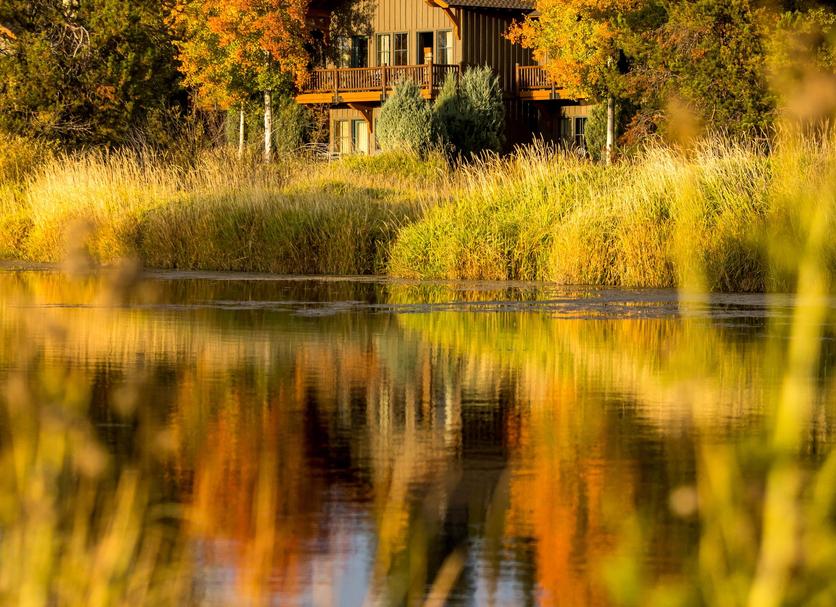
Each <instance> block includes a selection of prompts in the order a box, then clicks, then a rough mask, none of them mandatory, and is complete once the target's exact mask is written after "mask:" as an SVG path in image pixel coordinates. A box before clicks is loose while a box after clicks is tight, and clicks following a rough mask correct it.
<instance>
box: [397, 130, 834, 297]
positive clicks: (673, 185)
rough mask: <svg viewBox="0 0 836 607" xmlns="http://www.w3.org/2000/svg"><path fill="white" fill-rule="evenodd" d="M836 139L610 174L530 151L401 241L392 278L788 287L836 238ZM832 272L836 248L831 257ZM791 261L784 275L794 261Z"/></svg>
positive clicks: (671, 159) (482, 178)
mask: <svg viewBox="0 0 836 607" xmlns="http://www.w3.org/2000/svg"><path fill="white" fill-rule="evenodd" d="M834 177H836V149H834V144H833V142H832V141H825V142H817V143H814V142H812V141H801V140H795V141H788V142H786V143H784V144H781V145H779V146H777V147H776V148H775V149H774V150H772V152H771V154H769V155H766V154H764V153H762V152H760V151H758V150H756V149H754V148H748V147H745V146H739V145H731V144H727V143H724V142H722V141H719V140H714V141H710V142H706V143H704V144H702V145H700V146H698V147H696V148H695V149H692V150H689V151H687V152H685V151H674V150H671V149H666V148H661V147H658V148H652V149H649V150H647V151H646V152H645V153H643V154H641V155H640V156H639V157H637V158H635V159H632V160H630V161H625V162H622V163H620V164H618V165H616V166H613V167H604V166H600V165H594V164H590V163H588V162H586V161H584V160H582V159H578V158H576V157H573V156H570V155H561V154H555V153H553V152H550V151H549V150H546V149H542V148H529V149H527V150H524V151H522V152H521V153H519V154H518V155H517V156H516V157H514V158H512V159H510V160H507V161H500V160H494V161H489V162H484V163H482V164H481V165H478V166H475V167H472V168H471V169H469V170H468V171H467V175H466V177H465V179H464V181H465V185H464V187H463V189H462V191H461V193H460V194H459V195H457V196H455V198H454V200H453V202H451V203H449V204H444V205H439V206H438V207H436V208H434V209H432V210H431V211H429V212H428V213H427V214H426V216H424V217H423V218H422V220H421V221H419V222H417V223H415V224H413V225H411V226H409V227H407V228H406V229H404V231H403V232H402V233H401V235H400V237H399V239H398V241H397V244H396V245H395V247H394V249H393V252H392V259H391V261H390V269H391V271H392V272H393V273H394V274H397V275H400V276H409V277H421V278H472V279H478V278H483V279H539V280H551V281H556V282H561V283H569V284H605V285H620V286H628V287H672V286H677V285H683V284H688V285H691V286H697V287H700V288H705V289H709V290H732V291H737V290H744V291H753V290H763V289H769V288H778V289H784V288H788V287H790V286H792V281H793V280H794V273H795V270H794V269H793V267H794V266H793V262H792V261H790V260H795V259H798V257H799V255H800V253H801V251H802V250H803V248H804V246H805V236H804V235H805V234H807V233H808V232H809V229H810V227H811V226H812V224H814V223H815V224H820V223H821V222H824V224H826V225H828V226H830V228H831V229H832V227H833V214H834V211H836V197H834V188H833V183H834ZM822 253H823V254H825V255H827V256H828V259H829V267H830V268H831V269H833V268H836V264H834V261H836V255H834V250H833V249H832V248H831V250H829V251H822ZM785 262H786V263H785Z"/></svg>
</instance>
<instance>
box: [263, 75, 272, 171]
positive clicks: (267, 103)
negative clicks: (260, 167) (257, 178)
mask: <svg viewBox="0 0 836 607" xmlns="http://www.w3.org/2000/svg"><path fill="white" fill-rule="evenodd" d="M272 157H273V95H272V94H271V93H270V91H265V93H264V162H270V159H271V158H272Z"/></svg>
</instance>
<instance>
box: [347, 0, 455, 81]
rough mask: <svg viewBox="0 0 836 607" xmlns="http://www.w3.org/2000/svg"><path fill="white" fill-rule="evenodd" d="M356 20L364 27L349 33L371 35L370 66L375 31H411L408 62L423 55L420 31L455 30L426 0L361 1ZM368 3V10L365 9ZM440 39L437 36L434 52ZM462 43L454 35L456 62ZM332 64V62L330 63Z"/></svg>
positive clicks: (373, 60) (373, 57) (415, 62)
mask: <svg viewBox="0 0 836 607" xmlns="http://www.w3.org/2000/svg"><path fill="white" fill-rule="evenodd" d="M357 5H358V7H360V9H358V17H357V18H356V21H357V22H358V23H359V24H362V27H360V28H358V29H356V30H354V31H351V32H346V33H347V34H355V35H363V36H368V37H369V67H373V66H375V65H377V50H378V49H377V46H376V45H377V37H376V34H396V33H407V34H409V48H408V50H409V58H408V60H407V64H409V65H420V64H422V63H424V57H423V55H422V54H420V53H419V50H418V33H419V32H438V31H453V30H454V28H453V24H452V22H451V21H450V19H449V18H448V17H447V15H445V14H444V11H442V10H441V9H440V8H437V7H431V6H429V5H428V4H427V3H426V2H424V0H376V1H374V2H367V3H364V2H358V3H357ZM363 7H367V9H368V10H366V8H363ZM436 45H437V41H436V40H435V39H434V43H433V53H435V46H436ZM461 61H462V45H461V42H460V41H459V40H458V39H457V38H456V36H455V35H454V36H453V63H461ZM331 67H333V66H331Z"/></svg>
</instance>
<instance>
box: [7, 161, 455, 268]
mask: <svg viewBox="0 0 836 607" xmlns="http://www.w3.org/2000/svg"><path fill="white" fill-rule="evenodd" d="M0 155H2V154H0ZM393 162H395V163H397V166H398V167H399V170H398V173H397V175H395V176H393V177H391V178H389V177H387V176H389V175H392V172H391V163H393ZM8 174H9V175H11V177H9V176H7V177H6V178H5V179H4V185H3V187H2V188H0V196H2V201H0V214H2V216H0V255H2V256H5V257H13V258H22V259H27V260H32V261H44V262H58V261H62V260H66V259H67V258H70V259H73V260H76V261H77V260H82V261H84V260H87V261H92V262H94V263H102V264H108V263H113V262H116V261H118V260H120V259H124V258H138V259H140V260H141V261H142V262H143V263H144V264H145V265H147V266H150V267H156V268H179V269H203V270H238V271H259V272H276V273H287V274H320V273H321V274H371V273H379V272H383V271H385V262H386V259H387V258H388V247H389V245H390V244H391V242H392V241H393V239H394V237H395V235H396V234H397V233H398V231H399V229H400V228H401V226H402V225H403V224H405V223H408V222H411V221H413V220H415V219H416V218H417V217H418V216H419V214H420V212H421V209H422V208H423V207H424V206H425V205H426V204H432V203H433V201H434V199H435V197H436V196H437V192H439V191H443V190H444V189H445V188H443V187H437V185H438V184H439V183H440V182H441V181H442V180H443V179H445V175H446V170H445V168H444V166H443V164H439V163H434V162H432V161H430V162H418V161H415V160H412V159H410V158H386V157H384V158H376V159H359V158H358V159H352V160H349V161H345V162H339V163H321V162H306V161H305V160H304V159H301V158H292V159H285V160H283V161H281V162H277V163H275V164H273V165H270V166H264V165H262V164H261V163H259V162H258V161H257V160H256V159H251V160H245V161H238V160H237V159H235V158H233V157H229V156H227V155H226V154H224V153H220V152H219V153H217V154H213V153H206V154H204V155H203V156H201V157H200V158H198V159H196V161H195V162H194V163H193V165H191V166H187V167H183V166H176V165H172V164H169V163H168V162H166V159H165V158H164V157H160V156H157V155H154V154H152V153H142V154H137V153H131V152H113V153H106V152H91V153H87V154H81V155H73V156H64V155H52V156H51V157H49V158H48V159H46V160H44V161H43V162H41V163H40V164H38V165H37V166H34V167H31V166H30V167H27V169H26V171H21V170H16V171H14V172H12V171H11V170H10V171H9V172H8Z"/></svg>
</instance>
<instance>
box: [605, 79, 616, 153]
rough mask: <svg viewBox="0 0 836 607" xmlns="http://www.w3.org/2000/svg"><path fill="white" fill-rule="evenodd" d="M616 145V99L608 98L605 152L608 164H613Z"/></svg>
mask: <svg viewBox="0 0 836 607" xmlns="http://www.w3.org/2000/svg"><path fill="white" fill-rule="evenodd" d="M614 145H615V99H614V98H613V97H612V95H610V96H609V97H607V147H606V149H605V150H604V156H605V158H606V163H607V164H610V163H612V157H613V146H614Z"/></svg>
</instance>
